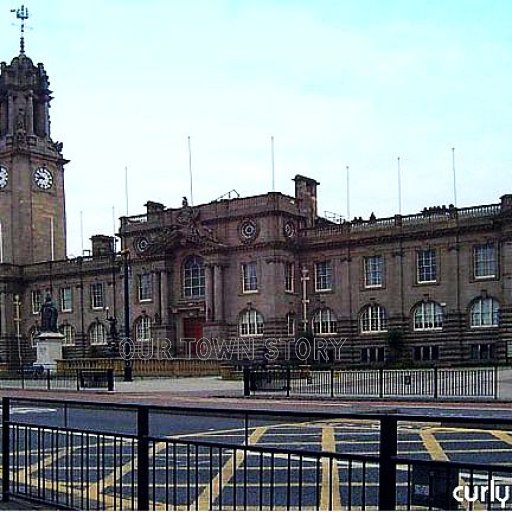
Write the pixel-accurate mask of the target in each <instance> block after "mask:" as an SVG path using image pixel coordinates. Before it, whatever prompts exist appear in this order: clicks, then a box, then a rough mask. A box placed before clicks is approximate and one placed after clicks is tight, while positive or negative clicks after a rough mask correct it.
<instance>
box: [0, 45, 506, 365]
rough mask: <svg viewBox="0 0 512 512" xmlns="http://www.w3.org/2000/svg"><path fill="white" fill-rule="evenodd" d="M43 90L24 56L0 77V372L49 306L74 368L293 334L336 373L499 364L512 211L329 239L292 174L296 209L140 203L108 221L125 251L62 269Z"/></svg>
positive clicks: (305, 184) (339, 225) (376, 224)
mask: <svg viewBox="0 0 512 512" xmlns="http://www.w3.org/2000/svg"><path fill="white" fill-rule="evenodd" d="M49 86H50V84H49V80H48V76H47V74H46V71H45V69H44V66H43V65H42V64H37V65H35V64H34V63H33V62H32V60H31V59H30V58H29V57H28V56H27V55H26V54H25V52H24V49H23V46H22V49H21V52H20V55H19V56H17V57H15V58H14V59H12V61H11V62H10V64H7V63H5V62H2V63H1V64H0V369H8V368H16V367H18V366H19V365H22V364H27V363H30V362H32V361H34V359H35V348H34V346H33V345H34V338H35V336H36V335H37V333H38V332H39V329H40V310H41V305H42V302H43V301H44V297H45V294H46V293H50V294H51V296H52V297H53V300H54V302H55V303H56V305H57V307H58V311H59V319H58V320H59V329H60V331H61V332H62V334H63V335H64V351H63V357H64V359H70V360H86V359H91V358H103V357H105V358H106V357H108V358H116V357H119V352H118V350H117V347H118V345H117V344H116V343H115V342H117V343H118V342H119V340H120V339H122V337H123V336H124V335H125V333H128V334H129V336H130V338H132V339H133V340H134V342H136V343H138V344H139V345H144V344H149V343H152V342H154V341H155V340H168V341H169V342H170V346H171V350H172V353H173V355H174V356H175V357H183V358H185V357H187V358H194V357H199V355H198V353H197V351H198V342H199V340H201V339H202V338H206V339H209V340H212V339H216V340H227V339H241V340H251V343H253V344H254V345H255V346H256V347H259V348H260V349H261V348H262V347H263V346H264V343H265V340H268V339H271V338H272V339H276V340H277V343H278V344H279V346H281V347H285V346H286V347H290V346H293V344H294V343H296V340H297V338H298V337H299V336H301V335H304V334H307V335H308V336H315V337H318V338H323V339H326V340H328V339H330V338H335V339H343V340H345V341H344V343H343V347H342V349H341V350H340V351H339V357H337V358H336V360H334V359H333V358H332V357H331V358H330V360H329V361H328V363H329V364H336V365H339V366H343V367H353V366H367V365H379V364H383V363H385V362H389V361H391V360H392V361H394V362H396V361H401V362H404V363H406V364H410V365H431V364H440V365H444V364H450V365H453V364H465V365H468V364H480V363H505V362H507V361H509V359H510V358H512V281H511V279H512V195H509V194H506V195H503V196H502V197H501V198H500V199H499V200H497V202H496V203H495V204H489V205H478V206H473V207H469V208H456V207H454V206H452V205H450V206H434V207H426V208H424V209H423V210H422V211H421V212H419V213H415V214H412V215H395V216H393V217H389V218H375V216H373V215H372V216H370V218H368V219H363V218H360V217H359V218H354V219H353V220H348V219H346V220H343V221H341V222H336V223H335V222H332V221H330V220H328V219H326V218H324V217H322V216H321V215H319V212H318V210H319V209H318V202H319V190H320V188H319V185H320V184H319V183H318V182H317V181H316V180H315V179H313V178H311V177H305V176H300V175H297V176H295V177H294V178H293V180H294V182H295V193H294V195H293V196H291V195H286V194H282V193H280V192H269V193H267V194H262V195H256V196H251V197H237V198H221V199H219V200H215V201H212V202H209V203H206V204H201V205H197V206H196V205H194V206H191V205H189V204H188V202H187V200H186V198H184V199H183V202H182V204H181V205H178V206H177V207H172V206H171V207H167V206H165V205H163V204H160V203H157V202H153V201H148V202H147V203H146V205H145V211H144V212H141V214H140V215H137V216H131V217H122V218H121V219H120V225H119V232H118V236H119V238H120V240H121V249H122V250H121V252H120V253H116V252H115V250H114V248H115V244H114V240H113V238H112V237H109V236H103V235H96V236H93V237H92V239H91V240H92V250H91V251H90V254H87V255H82V256H80V257H77V258H68V257H67V253H66V209H65V188H64V174H65V172H66V171H65V166H66V164H67V163H68V160H67V159H66V158H65V157H64V155H63V145H62V143H60V142H56V141H54V140H53V139H52V137H51V134H50V117H49V106H50V101H51V99H52V91H51V90H50V89H49ZM155 186H158V184H155ZM126 283H127V284H126ZM126 290H127V291H128V294H126V293H125V292H126ZM127 313H128V315H127ZM126 318H128V319H129V322H128V325H125V323H126V322H125V319H126ZM116 322H117V330H114V329H113V328H112V326H113V325H114V324H115V323H116ZM127 328H128V329H127ZM116 335H117V338H118V339H113V338H114V337H116ZM257 353H258V354H259V356H261V355H262V354H263V352H262V350H257ZM324 362H325V361H324Z"/></svg>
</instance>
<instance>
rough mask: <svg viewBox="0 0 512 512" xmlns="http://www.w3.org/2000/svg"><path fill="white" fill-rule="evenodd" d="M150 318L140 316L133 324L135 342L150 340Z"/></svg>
mask: <svg viewBox="0 0 512 512" xmlns="http://www.w3.org/2000/svg"><path fill="white" fill-rule="evenodd" d="M151 323H152V322H151V318H150V317H149V316H141V317H140V318H139V319H137V320H136V322H135V341H149V340H150V339H151Z"/></svg>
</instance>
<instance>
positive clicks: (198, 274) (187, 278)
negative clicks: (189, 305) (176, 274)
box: [183, 256, 205, 299]
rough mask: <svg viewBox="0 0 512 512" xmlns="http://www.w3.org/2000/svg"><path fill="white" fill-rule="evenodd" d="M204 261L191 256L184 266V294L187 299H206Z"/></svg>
mask: <svg viewBox="0 0 512 512" xmlns="http://www.w3.org/2000/svg"><path fill="white" fill-rule="evenodd" d="M204 283H205V277H204V260H203V258H201V257H199V256H189V257H188V258H187V259H186V260H185V265H184V266H183V294H184V295H185V297H187V298H191V299H194V298H198V297H204Z"/></svg>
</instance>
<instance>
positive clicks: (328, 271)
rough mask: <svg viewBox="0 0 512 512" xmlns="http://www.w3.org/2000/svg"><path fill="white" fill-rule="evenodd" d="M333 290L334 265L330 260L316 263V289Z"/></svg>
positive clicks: (319, 290) (322, 290)
mask: <svg viewBox="0 0 512 512" xmlns="http://www.w3.org/2000/svg"><path fill="white" fill-rule="evenodd" d="M329 290H332V266H331V262H330V261H320V262H319V263H315V291H317V292H325V291H329Z"/></svg>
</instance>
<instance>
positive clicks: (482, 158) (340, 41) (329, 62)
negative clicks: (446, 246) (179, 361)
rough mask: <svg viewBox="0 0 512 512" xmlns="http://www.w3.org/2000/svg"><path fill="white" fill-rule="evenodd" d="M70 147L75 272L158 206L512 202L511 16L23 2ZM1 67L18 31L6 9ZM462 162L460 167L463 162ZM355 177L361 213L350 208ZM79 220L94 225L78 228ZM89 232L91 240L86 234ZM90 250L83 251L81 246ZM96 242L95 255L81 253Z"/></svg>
mask: <svg viewBox="0 0 512 512" xmlns="http://www.w3.org/2000/svg"><path fill="white" fill-rule="evenodd" d="M25 6H26V7H28V9H29V13H30V18H29V20H28V23H27V30H26V37H25V40H26V53H27V55H28V56H29V57H31V58H32V60H33V61H34V63H37V62H43V63H44V66H45V69H46V71H47V73H48V75H49V78H50V83H51V89H52V90H53V96H54V100H53V101H52V107H51V123H52V124H51V130H52V138H53V140H54V141H61V142H63V143H64V150H63V152H64V156H65V157H66V158H68V159H69V160H70V163H69V164H68V165H67V166H66V171H65V175H66V211H67V226H68V255H70V256H77V255H79V254H80V253H81V251H82V247H83V248H84V249H88V248H90V242H89V238H90V236H92V235H93V234H112V233H113V232H114V231H115V229H117V227H118V226H119V223H118V221H116V220H115V218H118V217H120V216H122V215H126V214H127V209H126V194H125V169H127V173H126V174H127V176H128V214H129V215H137V214H143V213H144V212H145V208H144V204H145V203H146V202H147V201H148V200H151V201H158V202H161V203H163V204H164V205H166V206H167V207H179V206H180V205H181V198H182V196H188V197H189V200H190V181H189V151H188V137H190V147H191V163H192V174H193V204H196V205H197V204H201V203H207V202H210V201H212V200H214V199H216V198H218V197H219V196H221V195H223V194H224V193H226V192H228V191H230V190H232V189H235V190H236V191H237V192H238V193H239V194H240V195H242V196H247V195H256V194H263V193H266V192H269V191H271V190H272V158H271V154H272V152H271V137H274V169H275V189H276V190H277V191H280V192H283V193H285V194H290V195H293V185H294V184H293V182H292V181H291V180H292V178H293V177H294V176H295V174H303V175H306V176H309V177H312V178H315V179H316V180H317V181H319V182H320V187H319V190H318V193H319V213H320V214H323V213H324V212H325V211H329V212H335V213H337V214H340V215H342V216H344V217H346V216H347V214H348V215H350V218H353V217H354V216H358V217H359V216H361V217H363V218H368V217H369V215H370V214H371V213H372V212H374V213H375V215H376V216H377V217H386V216H392V215H394V214H396V213H398V212H399V208H400V205H399V186H398V182H399V180H398V174H399V173H398V157H400V177H401V179H400V182H401V187H400V192H401V194H400V196H401V211H402V213H403V214H412V213H416V212H419V211H421V210H422V209H423V208H424V207H425V206H435V205H442V204H446V205H448V204H449V203H454V202H455V194H454V179H453V176H454V173H453V160H452V157H453V156H455V159H454V161H455V176H456V197H457V206H459V207H464V206H471V205H476V204H490V203H497V202H499V198H500V196H501V195H503V194H505V193H512V174H511V172H510V171H511V168H512V144H511V141H512V102H511V101H510V94H511V91H512V2H510V0H482V1H479V0H442V1H436V0H430V1H426V0H424V1H423V0H404V1H399V0H357V1H356V0H351V1H348V0H332V1H331V0H279V1H271V0H188V1H183V0H179V1H178V0H101V1H100V0H73V2H69V1H65V0H44V1H42V0H30V1H29V0H27V1H26V2H25ZM0 7H2V16H1V17H0V20H1V26H2V33H3V38H2V40H3V45H2V53H1V55H0V60H4V61H7V62H10V60H11V59H12V58H13V57H14V56H15V55H17V54H18V51H19V28H18V25H17V24H16V20H15V16H14V15H13V14H12V13H10V9H12V8H15V7H18V6H17V5H16V4H14V3H13V2H12V1H9V2H7V1H6V0H0ZM452 148H455V151H454V152H453V151H452ZM347 166H349V171H348V175H349V183H350V184H349V187H348V188H349V190H348V192H349V205H350V208H349V211H348V208H347V170H346V168H347ZM81 212H82V214H81ZM80 219H82V220H83V222H82V224H83V230H81V229H80ZM82 233H83V236H82ZM82 238H83V240H84V242H83V245H82Z"/></svg>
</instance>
